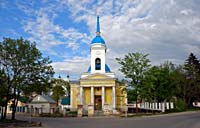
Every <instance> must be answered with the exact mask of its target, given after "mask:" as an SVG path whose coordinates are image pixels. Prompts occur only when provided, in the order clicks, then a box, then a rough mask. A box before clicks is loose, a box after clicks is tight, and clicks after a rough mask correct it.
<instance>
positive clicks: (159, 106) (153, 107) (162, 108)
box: [127, 102, 174, 112]
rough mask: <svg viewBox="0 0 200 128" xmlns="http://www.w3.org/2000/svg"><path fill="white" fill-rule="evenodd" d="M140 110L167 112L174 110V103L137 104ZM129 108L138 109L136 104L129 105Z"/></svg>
mask: <svg viewBox="0 0 200 128" xmlns="http://www.w3.org/2000/svg"><path fill="white" fill-rule="evenodd" d="M137 106H138V108H140V109H145V110H156V111H161V112H165V110H169V109H174V103H173V102H162V103H156V102H155V103H150V102H143V103H138V104H137ZM127 107H128V108H136V104H128V105H127Z"/></svg>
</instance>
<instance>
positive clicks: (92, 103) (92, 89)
mask: <svg viewBox="0 0 200 128" xmlns="http://www.w3.org/2000/svg"><path fill="white" fill-rule="evenodd" d="M90 89H91V92H90V95H91V105H94V87H93V86H91V88H90Z"/></svg>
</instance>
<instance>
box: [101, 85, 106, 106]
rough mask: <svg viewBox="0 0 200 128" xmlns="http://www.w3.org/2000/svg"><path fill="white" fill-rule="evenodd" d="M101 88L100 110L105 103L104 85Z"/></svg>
mask: <svg viewBox="0 0 200 128" xmlns="http://www.w3.org/2000/svg"><path fill="white" fill-rule="evenodd" d="M101 90H102V95H101V99H102V110H104V104H105V87H104V86H102V88H101Z"/></svg>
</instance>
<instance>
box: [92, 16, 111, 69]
mask: <svg viewBox="0 0 200 128" xmlns="http://www.w3.org/2000/svg"><path fill="white" fill-rule="evenodd" d="M96 24H97V27H96V37H95V38H94V39H93V40H92V42H91V46H90V51H91V73H106V72H107V71H106V69H107V68H108V67H107V65H106V59H105V58H106V44H105V41H104V39H103V38H102V37H101V35H100V34H101V32H100V23H99V16H97V23H96ZM106 67H107V68H106Z"/></svg>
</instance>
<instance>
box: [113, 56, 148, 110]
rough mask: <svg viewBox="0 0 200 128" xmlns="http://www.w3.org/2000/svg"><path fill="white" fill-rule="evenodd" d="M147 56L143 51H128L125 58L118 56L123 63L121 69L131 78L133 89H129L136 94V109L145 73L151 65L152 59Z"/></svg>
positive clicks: (118, 59) (120, 62) (119, 61)
mask: <svg viewBox="0 0 200 128" xmlns="http://www.w3.org/2000/svg"><path fill="white" fill-rule="evenodd" d="M147 56H148V54H145V55H144V54H142V53H128V54H127V55H125V57H124V58H116V60H117V61H118V63H119V64H121V67H120V69H119V70H120V71H121V72H122V73H123V74H124V75H125V77H126V78H128V79H129V80H130V85H131V87H132V88H133V89H132V90H129V93H131V94H133V95H135V96H134V97H135V99H136V111H137V100H138V98H139V95H140V94H141V93H142V91H143V89H142V88H143V81H144V78H145V73H146V72H147V71H148V69H149V67H150V60H149V59H148V58H147ZM130 91H131V92H130ZM134 97H133V99H134Z"/></svg>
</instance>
